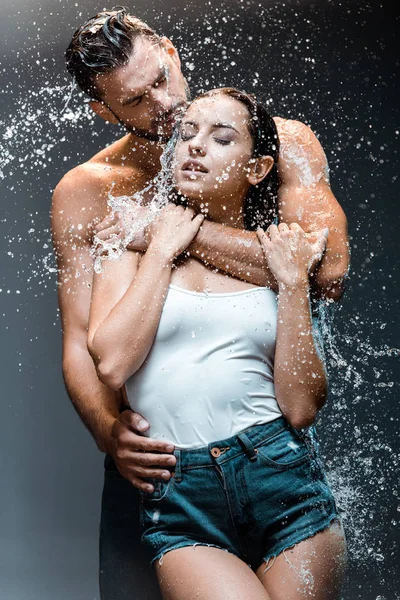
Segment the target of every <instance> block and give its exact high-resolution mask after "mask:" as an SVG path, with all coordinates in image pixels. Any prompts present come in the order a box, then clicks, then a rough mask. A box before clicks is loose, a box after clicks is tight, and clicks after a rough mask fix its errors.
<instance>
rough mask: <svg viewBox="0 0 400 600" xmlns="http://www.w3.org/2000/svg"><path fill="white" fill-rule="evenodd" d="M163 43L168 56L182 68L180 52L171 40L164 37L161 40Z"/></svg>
mask: <svg viewBox="0 0 400 600" xmlns="http://www.w3.org/2000/svg"><path fill="white" fill-rule="evenodd" d="M161 43H162V46H163V48H164V50H165V52H166V53H167V54H168V56H170V57H171V58H172V60H173V61H174V62H175V63H176V65H177V66H178V67H179V68H181V59H180V58H179V54H178V50H177V49H176V48H175V46H174V45H173V43H172V42H171V40H169V39H168V38H167V37H165V35H164V36H163V37H162V38H161Z"/></svg>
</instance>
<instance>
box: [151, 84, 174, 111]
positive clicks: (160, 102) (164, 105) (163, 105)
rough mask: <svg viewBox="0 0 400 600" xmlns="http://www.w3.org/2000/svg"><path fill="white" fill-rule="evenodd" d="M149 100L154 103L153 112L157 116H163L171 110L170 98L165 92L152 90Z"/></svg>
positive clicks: (158, 89) (157, 89)
mask: <svg viewBox="0 0 400 600" xmlns="http://www.w3.org/2000/svg"><path fill="white" fill-rule="evenodd" d="M151 99H152V101H153V102H154V107H155V112H156V114H157V115H158V116H161V115H164V114H166V113H168V112H169V111H170V110H171V109H172V105H173V102H172V98H171V96H170V95H169V94H168V93H167V92H166V91H165V90H161V89H160V88H155V89H153V90H152V91H151Z"/></svg>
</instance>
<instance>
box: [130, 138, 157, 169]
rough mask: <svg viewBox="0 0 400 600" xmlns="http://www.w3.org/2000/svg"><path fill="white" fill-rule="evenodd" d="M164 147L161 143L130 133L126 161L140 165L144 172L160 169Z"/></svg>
mask: <svg viewBox="0 0 400 600" xmlns="http://www.w3.org/2000/svg"><path fill="white" fill-rule="evenodd" d="M164 147H165V146H164V144H162V143H161V142H153V141H150V140H146V139H144V138H140V137H138V136H136V135H135V134H134V133H129V134H128V135H127V137H126V141H125V144H124V153H125V156H126V161H127V162H128V161H129V162H131V163H132V164H134V165H139V166H140V167H141V168H142V169H143V170H144V171H153V170H154V169H155V168H156V169H159V168H160V166H161V165H160V157H161V155H162V153H163V150H164Z"/></svg>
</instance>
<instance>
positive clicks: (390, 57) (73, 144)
mask: <svg viewBox="0 0 400 600" xmlns="http://www.w3.org/2000/svg"><path fill="white" fill-rule="evenodd" d="M111 6H112V5H109V6H108V7H107V8H110V7H111ZM129 7H130V9H131V12H132V13H134V14H137V15H138V16H140V17H142V18H143V19H144V20H145V21H147V22H148V23H149V25H151V26H153V27H154V28H155V29H157V30H158V31H159V32H161V33H163V34H165V35H167V36H168V37H170V38H171V39H172V40H173V42H174V43H175V44H176V46H177V48H178V49H179V51H180V53H181V57H182V60H183V70H184V72H185V74H186V75H187V76H188V78H189V80H190V85H191V87H192V90H193V93H196V92H197V91H199V90H201V89H208V88H211V87H216V86H220V85H235V86H238V87H241V88H243V89H245V90H246V91H253V92H255V93H257V95H258V96H259V97H260V98H261V99H263V100H264V101H265V102H266V103H268V106H269V107H270V110H271V112H272V114H274V115H280V116H283V117H289V118H295V119H300V120H302V121H305V122H306V123H307V124H309V125H310V126H311V127H312V128H313V130H314V131H315V132H316V133H317V135H318V137H319V139H320V141H321V143H322V145H323V147H324V148H325V151H326V153H327V157H328V161H329V164H330V168H331V182H332V187H333V190H334V192H335V194H336V196H337V198H338V199H339V201H340V202H341V204H342V205H343V207H344V209H345V211H346V214H347V216H348V219H349V225H350V234H351V241H352V269H351V278H350V282H349V284H348V289H347V292H346V295H345V297H344V299H343V300H342V301H341V302H340V304H339V305H338V306H337V307H336V309H335V311H334V312H335V315H334V324H333V325H330V324H329V318H328V320H327V319H326V317H324V331H325V338H326V346H327V354H328V366H329V370H330V375H331V395H330V401H329V403H328V406H327V407H326V408H325V409H324V411H323V414H322V415H321V417H320V418H319V435H320V438H321V441H322V446H323V453H324V456H325V459H326V462H327V466H328V469H329V478H330V480H331V482H332V485H333V487H334V489H335V493H336V495H337V498H338V503H339V505H340V507H341V509H342V510H343V517H344V522H345V525H346V530H347V536H348V543H349V554H350V562H349V570H348V577H347V581H346V585H345V589H344V591H343V599H345V600H356V599H360V600H361V599H363V600H377V599H378V598H379V599H380V600H394V599H396V598H397V599H398V598H400V580H399V570H398V567H397V565H398V545H397V543H396V537H398V531H399V529H398V510H399V509H398V506H399V498H398V425H399V408H398V387H399V377H398V375H399V352H398V350H396V348H397V347H398V346H399V345H400V344H399V316H398V315H399V301H398V292H399V281H400V277H399V261H398V256H397V250H398V229H399V225H400V217H399V209H398V204H399V202H400V195H399V183H398V173H399V162H398V140H399V135H400V134H399V129H400V122H399V108H398V107H399V101H398V96H399V91H400V90H399V85H398V83H397V82H398V74H399V60H398V55H397V54H396V50H395V48H396V41H397V39H396V36H397V38H398V35H399V29H398V19H397V16H396V14H395V13H394V12H393V10H389V8H388V7H387V6H385V5H382V4H381V3H379V2H352V1H348V2H339V1H336V0H335V1H333V2H331V1H327V0H325V1H316V2H308V1H306V0H304V1H294V0H288V1H286V2H285V3H283V2H268V1H267V0H263V1H260V2H259V1H256V0H248V1H243V2H241V1H240V0H232V1H230V2H227V3H225V4H224V3H222V2H219V1H217V0H211V1H210V2H201V1H198V2H196V3H190V4H187V3H185V2H183V1H180V0H179V1H169V0H168V1H163V2H155V1H144V0H140V1H138V2H136V3H135V4H134V5H129ZM102 8H103V5H101V4H98V3H96V2H94V1H89V0H87V1H86V0H85V1H82V0H78V1H77V2H76V3H74V2H68V3H67V2H65V1H64V2H59V1H57V0H51V1H50V0H48V1H45V0H42V1H40V0H30V1H27V0H25V1H24V2H22V1H20V0H19V1H13V2H11V1H10V0H5V1H4V0H3V3H2V11H1V17H2V18H1V21H0V34H1V35H0V37H1V40H2V42H1V43H2V51H1V59H0V101H1V117H0V125H1V129H0V140H1V141H0V146H1V158H0V182H1V185H2V191H1V216H0V246H1V248H0V257H1V272H0V302H1V310H0V319H1V320H0V340H1V363H0V364H1V366H2V379H1V381H2V402H1V408H0V411H1V416H0V427H1V438H0V439H1V454H0V460H1V463H0V464H1V479H2V486H1V490H2V491H1V496H0V521H1V522H0V539H1V547H0V596H1V598H4V599H5V600H25V599H27V600H36V599H41V600H43V599H44V598H46V599H47V598H48V599H52V600H53V599H57V600H58V599H59V600H64V599H65V600H70V599H71V598H74V599H75V600H94V599H98V598H99V593H98V589H97V567H98V559H97V532H98V523H99V509H100V499H101V488H102V455H101V454H100V453H99V452H98V451H97V449H96V446H95V444H94V442H93V441H92V439H91V437H90V435H89V434H88V432H87V431H86V430H85V429H84V427H83V426H82V424H81V422H80V421H79V418H78V417H77V416H76V414H75V413H74V410H73V408H72V407H71V404H70V401H69V399H68V397H67V395H66V392H65V390H64V388H63V382H62V375H61V335H60V324H59V318H58V311H57V298H56V286H55V273H54V260H53V258H52V253H51V244H50V238H49V208H50V199H51V192H52V190H53V189H54V186H55V185H56V183H57V182H58V181H59V179H60V178H61V177H62V175H63V174H64V173H65V172H66V171H67V170H69V169H70V168H72V167H73V166H75V165H76V164H77V163H79V162H82V161H84V160H86V159H88V158H89V157H90V156H92V155H93V154H94V153H95V152H97V151H98V150H99V149H100V148H102V147H103V146H104V145H105V144H107V143H109V142H111V141H112V140H114V139H115V137H116V136H118V135H120V134H121V132H120V131H118V129H115V128H112V127H107V126H106V125H105V124H104V123H103V122H102V121H100V120H99V119H94V118H92V117H91V115H90V113H89V112H88V110H87V106H86V105H85V104H84V103H83V98H82V97H80V96H79V94H78V92H77V90H75V91H72V89H71V87H70V84H69V79H68V78H67V76H66V74H65V69H64V64H63V51H64V49H65V47H66V46H67V44H68V43H69V40H70V37H71V35H72V33H73V31H74V29H75V28H76V27H77V26H78V25H79V24H81V23H82V22H83V21H84V20H85V19H86V18H87V17H90V16H93V15H94V14H95V13H96V12H98V10H100V9H102ZM70 96H71V97H70ZM396 555H397V556H396Z"/></svg>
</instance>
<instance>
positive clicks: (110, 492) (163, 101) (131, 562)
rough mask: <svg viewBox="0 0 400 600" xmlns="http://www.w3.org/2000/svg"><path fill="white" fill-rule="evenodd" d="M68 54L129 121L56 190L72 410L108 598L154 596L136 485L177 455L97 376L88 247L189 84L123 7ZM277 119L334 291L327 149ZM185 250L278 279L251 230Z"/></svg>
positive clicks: (285, 200)
mask: <svg viewBox="0 0 400 600" xmlns="http://www.w3.org/2000/svg"><path fill="white" fill-rule="evenodd" d="M67 65H68V69H69V71H70V73H71V74H72V75H73V76H74V77H75V79H76V81H77V83H78V84H79V85H80V87H81V88H82V89H83V90H84V91H85V92H86V93H88V94H89V95H90V96H91V98H92V101H91V107H92V109H93V110H94V111H95V112H96V113H97V114H98V115H99V116H100V117H102V118H103V119H105V120H106V121H109V122H111V123H115V124H117V123H120V124H122V125H123V126H124V127H125V129H126V131H127V134H126V135H125V136H124V137H122V138H121V139H119V140H117V141H116V142H114V143H113V144H111V145H110V146H108V147H107V148H106V149H104V150H102V151H101V152H99V153H98V154H96V155H95V156H94V157H93V158H92V159H90V160H89V161H88V162H86V163H84V164H82V165H79V166H77V167H76V168H74V169H73V170H72V171H70V172H69V173H67V174H66V175H65V176H64V177H63V179H62V180H61V181H60V183H59V184H58V186H57V188H56V190H55V192H54V196H53V205H52V231H53V238H54V247H55V251H56V254H57V259H58V269H59V288H58V289H59V303H60V309H61V316H62V328H63V374H64V379H65V384H66V387H67V390H68V393H69V395H70V397H71V399H72V402H73V404H74V406H75V408H76V410H77V411H78V413H79V415H80V417H81V419H82V420H83V422H84V423H85V424H86V426H87V427H88V429H89V430H90V432H91V433H92V435H93V437H94V439H95V440H96V443H97V445H98V447H99V449H100V450H101V451H103V452H105V453H106V460H105V484H104V491H103V500H102V521H101V533H100V587H101V597H102V599H103V600H111V599H113V600H125V599H126V600H128V599H133V598H150V599H155V598H159V593H158V591H157V584H156V581H155V577H154V576H152V575H151V574H150V573H149V572H148V568H147V564H148V563H147V559H146V557H145V556H144V554H143V550H142V549H141V547H140V538H139V529H138V527H139V526H138V523H137V521H138V502H139V497H138V494H137V490H136V488H139V489H142V490H146V489H147V490H152V486H151V485H150V484H149V482H148V481H147V478H156V479H157V478H163V477H164V478H166V479H168V478H169V476H170V472H169V471H168V470H167V471H165V470H164V469H163V467H165V466H166V465H173V464H174V463H175V458H174V457H173V456H171V453H172V452H173V447H171V446H169V445H168V444H167V443H164V442H161V441H160V442H154V441H152V440H150V439H148V438H146V437H144V436H143V435H141V434H143V433H144V432H145V431H146V429H147V428H148V427H149V424H148V423H146V422H145V421H144V420H143V418H142V417H141V415H139V414H136V413H133V412H132V411H131V410H127V409H126V406H125V405H124V401H123V398H122V395H121V394H119V393H115V392H113V391H111V390H110V389H108V388H106V387H105V386H104V385H103V384H102V383H101V382H100V381H99V379H98V378H97V375H96V371H95V368H94V365H93V361H92V359H91V357H90V355H89V353H88V350H87V345H86V344H87V324H88V315H89V307H90V298H91V281H92V258H91V255H90V248H91V244H92V240H93V234H94V231H95V228H96V226H97V227H98V228H99V229H100V230H101V231H100V235H104V234H105V235H109V234H110V232H112V231H114V230H116V229H115V228H116V225H114V221H112V220H111V221H107V215H109V212H110V209H109V206H108V205H107V194H108V192H109V191H110V190H111V188H112V192H113V195H114V196H118V195H124V194H127V195H132V194H133V193H134V192H136V191H139V190H141V189H143V188H144V187H145V186H146V184H148V182H149V181H151V180H152V179H153V178H154V176H155V175H156V174H157V172H158V171H159V169H160V156H161V153H162V150H163V144H164V142H165V141H166V140H168V138H169V137H170V136H171V133H172V130H173V125H174V117H175V116H176V114H177V113H178V111H179V109H181V108H182V107H184V106H185V103H186V102H187V99H188V87H187V84H186V81H185V79H184V77H183V75H182V72H181V69H180V60H179V55H178V52H177V50H176V49H175V47H174V46H173V45H172V43H171V42H170V41H169V40H168V39H167V38H165V37H161V38H160V37H159V36H157V34H156V33H155V32H154V31H153V30H151V29H150V28H149V27H148V26H147V25H145V24H144V23H143V22H141V21H140V20H138V19H136V18H135V17H132V16H129V15H128V14H127V13H126V11H125V10H124V9H121V10H113V11H107V12H103V13H100V14H99V15H96V17H94V18H93V19H90V20H89V21H88V22H87V23H85V24H84V25H83V26H82V27H81V28H80V29H79V30H78V31H77V32H76V33H75V34H74V36H73V39H72V41H71V44H70V46H69V48H68V50H67ZM275 120H276V124H277V128H278V132H279V137H280V142H281V156H280V160H279V165H278V166H279V174H280V178H281V186H280V190H279V219H280V221H281V222H287V223H291V222H297V223H299V224H300V225H301V227H303V229H304V230H305V231H317V230H320V229H321V228H323V227H328V228H329V237H328V242H327V250H326V252H325V254H324V257H323V259H322V262H321V265H320V267H319V269H318V271H317V272H316V273H315V275H314V285H315V289H316V291H317V293H319V295H321V296H325V297H327V298H331V299H333V300H337V299H339V298H340V297H341V295H342V293H343V280H344V277H345V275H346V273H347V270H348V261H349V253H348V239H347V221H346V217H345V215H344V213H343V210H342V209H341V207H340V206H339V204H338V202H337V200H336V199H335V197H334V195H333V194H332V191H331V189H330V187H329V182H328V176H327V162H326V157H325V154H324V152H323V149H322V148H321V145H320V143H319V142H318V140H317V138H316V137H315V135H314V134H313V133H312V131H311V130H310V129H309V128H308V127H307V126H306V125H304V124H302V123H299V122H296V121H287V120H284V119H280V118H276V119H275ZM104 219H106V220H105V221H104ZM101 222H102V224H100V223H101ZM99 224H100V225H99ZM189 250H190V252H191V255H192V256H195V257H196V258H198V259H199V260H203V261H205V262H207V263H208V264H210V265H211V266H213V267H215V268H218V269H221V270H222V271H225V272H227V273H229V274H230V275H232V276H234V277H238V278H240V279H244V280H246V281H249V282H251V283H254V284H257V285H272V286H273V285H274V280H273V278H272V276H271V274H270V273H269V271H268V269H267V267H266V263H265V259H264V255H263V252H262V251H261V248H260V245H259V243H258V240H257V236H256V233H255V232H252V231H241V230H237V229H233V228H229V227H225V226H222V225H219V224H216V223H212V222H211V221H205V222H204V224H203V226H202V228H201V230H200V232H199V233H198V235H197V236H196V238H195V239H194V241H193V243H192V244H191V245H190V247H189ZM77 272H79V277H77V276H76V275H77ZM149 486H150V487H149Z"/></svg>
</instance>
